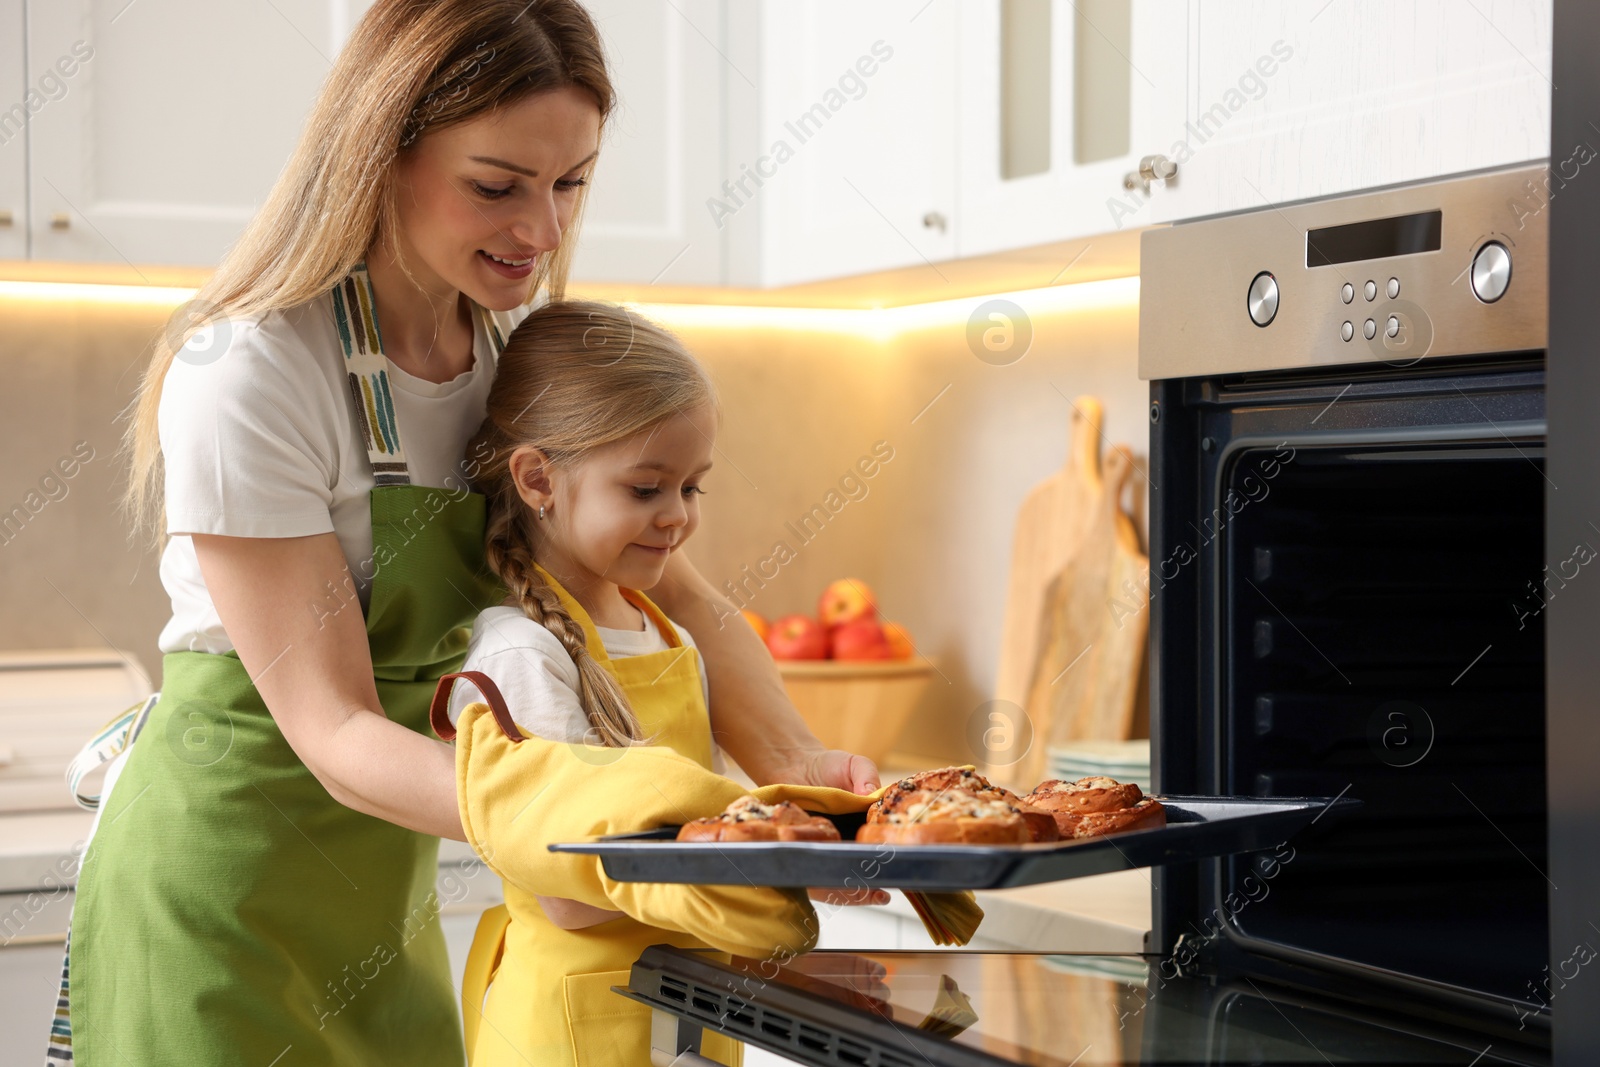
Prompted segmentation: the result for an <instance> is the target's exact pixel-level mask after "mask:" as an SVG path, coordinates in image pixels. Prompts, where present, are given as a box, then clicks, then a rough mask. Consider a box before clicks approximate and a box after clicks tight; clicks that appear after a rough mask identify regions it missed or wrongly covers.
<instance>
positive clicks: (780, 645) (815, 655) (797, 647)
mask: <svg viewBox="0 0 1600 1067" xmlns="http://www.w3.org/2000/svg"><path fill="white" fill-rule="evenodd" d="M767 650H768V651H769V652H771V653H772V658H773V659H827V658H828V632H827V631H826V630H824V629H823V628H822V626H821V625H820V624H819V623H818V622H817V620H816V619H813V618H810V617H808V616H805V615H785V616H784V617H783V618H781V619H779V620H777V621H776V622H774V623H773V624H772V632H771V633H769V634H767Z"/></svg>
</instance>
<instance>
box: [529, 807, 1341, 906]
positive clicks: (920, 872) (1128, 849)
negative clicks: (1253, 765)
mask: <svg viewBox="0 0 1600 1067" xmlns="http://www.w3.org/2000/svg"><path fill="white" fill-rule="evenodd" d="M1156 799H1158V800H1160V801H1161V803H1162V804H1163V805H1165V806H1166V809H1167V825H1166V826H1161V827H1156V828H1154V829H1149V830H1130V831H1128V832H1126V833H1120V834H1111V835H1108V836H1105V837H1094V838H1086V839H1082V840H1074V841H1052V842H1049V843H1041V844H1031V845H868V844H857V843H855V842H854V841H852V840H850V838H852V837H853V836H854V835H855V832H856V829H857V828H858V827H860V825H861V823H862V821H863V819H864V816H863V815H862V814H854V815H835V816H830V818H832V819H833V821H834V823H835V824H836V825H837V826H838V827H839V832H840V834H841V836H843V837H844V838H845V840H844V841H842V842H837V843H836V842H800V841H794V842H767V841H751V842H742V843H739V844H723V843H718V842H707V841H676V840H674V838H675V837H676V836H677V833H678V827H676V826H663V827H661V828H659V829H656V830H645V831H642V832H639V833H631V834H611V835H607V836H605V837H598V838H594V839H592V840H589V841H575V842H570V843H561V844H554V845H551V846H549V848H550V851H551V852H579V853H585V854H588V855H594V856H599V857H600V862H601V864H602V866H604V867H605V871H606V874H607V875H609V876H610V877H611V878H614V879H615V880H617V881H619V882H681V883H692V884H696V885H774V886H813V887H817V888H839V887H860V886H878V887H881V888H884V889H921V890H941V889H945V890H950V889H1005V888H1007V887H1009V886H1018V885H1035V884H1037V883H1039V882H1059V881H1062V880H1064V879H1067V878H1082V877H1084V876H1086V875H1091V874H1105V873H1106V872H1108V871H1122V870H1129V869H1131V868H1135V867H1155V866H1159V865H1161V864H1164V863H1184V862H1188V861H1191V860H1198V859H1205V858H1207V857H1210V856H1227V855H1232V854H1234V853H1237V852H1254V851H1257V850H1259V849H1265V848H1272V847H1274V846H1275V845H1278V844H1280V843H1281V842H1283V841H1286V840H1288V838H1289V837H1291V836H1292V835H1294V834H1296V833H1298V832H1300V831H1301V830H1303V829H1305V828H1306V827H1308V826H1310V825H1311V824H1312V823H1316V822H1320V821H1323V820H1324V819H1327V820H1332V819H1336V818H1339V817H1341V816H1343V815H1346V814H1348V813H1350V812H1351V811H1354V810H1355V809H1356V808H1359V807H1360V806H1361V802H1360V801H1358V800H1352V799H1350V798H1348V797H1342V796H1340V797H1203V796H1202V797H1191V796H1160V797H1157V798H1156Z"/></svg>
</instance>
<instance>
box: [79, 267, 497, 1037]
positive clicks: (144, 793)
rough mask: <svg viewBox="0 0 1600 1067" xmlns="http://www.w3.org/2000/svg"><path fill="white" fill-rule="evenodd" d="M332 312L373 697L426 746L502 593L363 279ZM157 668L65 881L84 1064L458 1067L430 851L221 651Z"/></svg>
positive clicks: (475, 517)
mask: <svg viewBox="0 0 1600 1067" xmlns="http://www.w3.org/2000/svg"><path fill="white" fill-rule="evenodd" d="M330 302H331V304H332V311H333V314H334V317H335V321H336V323H337V325H338V331H339V336H340V340H341V343H342V344H343V347H344V350H345V356H346V364H347V369H348V370H349V372H350V373H349V382H350V387H351V390H352V395H353V397H355V398H356V402H357V407H358V410H359V411H360V413H361V423H362V429H363V431H364V434H365V436H366V439H367V445H368V455H369V457H370V458H371V460H372V464H373V471H374V475H375V478H376V481H377V485H376V486H375V487H374V488H373V490H372V492H371V512H372V542H373V560H374V562H375V563H376V564H377V570H376V573H375V575H374V577H373V582H372V590H371V605H370V607H369V609H368V612H367V619H366V623H367V640H368V645H369V647H370V649H371V652H372V667H373V674H374V677H375V678H376V681H377V688H378V698H379V700H380V701H381V702H382V705H383V710H384V711H385V712H386V713H387V715H388V717H389V718H390V719H392V720H394V721H395V722H398V723H400V724H401V725H403V726H405V727H406V728H407V729H411V730H415V731H417V732H418V733H421V734H429V733H430V731H429V726H428V705H429V701H430V698H431V697H432V696H433V691H434V686H435V681H436V680H437V679H438V678H439V677H440V676H441V675H444V674H448V673H450V672H452V671H456V670H459V669H460V667H461V664H462V662H463V660H464V659H465V658H466V649H467V639H468V636H469V627H470V624H471V622H472V620H473V618H474V617H475V616H476V615H477V613H478V612H479V611H480V610H482V609H484V608H487V607H490V606H491V605H494V604H497V603H499V602H500V601H501V600H502V599H503V598H504V597H505V596H506V590H505V588H504V587H503V586H502V585H501V584H500V582H499V581H498V580H497V579H496V578H495V577H494V576H493V575H492V574H491V573H489V572H488V570H487V568H486V567H485V565H484V555H483V536H484V517H485V500H484V498H483V497H482V496H481V495H479V494H476V493H472V494H463V493H462V492H460V491H459V490H458V491H456V492H455V493H446V492H445V491H444V490H441V489H434V488H428V487H425V486H413V485H411V484H410V479H409V475H408V473H407V469H406V466H405V453H404V451H403V449H402V448H401V445H400V439H399V433H398V428H397V427H396V425H395V419H394V406H393V403H392V398H391V394H390V392H389V382H388V373H387V370H386V364H387V361H386V360H385V359H384V357H383V354H382V345H381V341H380V338H379V334H378V327H377V315H376V312H375V311H374V302H373V297H372V288H371V284H370V282H369V281H368V279H367V274H366V271H365V268H364V266H361V267H357V268H356V270H355V271H354V272H353V273H352V274H351V276H350V277H349V278H348V279H346V280H345V282H344V283H343V284H342V285H341V286H340V287H339V288H337V289H335V290H333V291H332V293H331V294H330ZM476 310H477V311H479V312H480V313H482V309H481V308H479V309H476ZM483 319H484V323H485V326H486V328H487V329H488V331H489V334H490V337H491V339H492V347H493V348H494V349H495V353H496V356H497V357H498V352H499V348H500V345H501V338H500V336H499V332H498V330H497V329H496V328H495V327H494V324H493V321H492V320H491V319H490V318H489V317H488V315H487V314H486V313H483ZM162 671H163V681H162V687H161V696H160V701H159V703H158V704H157V705H156V706H155V708H154V709H153V710H152V712H151V713H150V717H149V719H148V721H147V722H146V723H145V725H144V728H143V729H142V730H141V731H140V733H139V735H138V737H137V738H136V740H135V741H134V744H133V746H132V748H131V749H130V751H129V754H128V758H127V763H126V765H125V766H124V767H123V770H122V774H121V777H120V778H119V779H118V781H117V784H116V788H115V790H114V791H113V793H112V795H111V796H110V798H109V799H108V801H107V803H106V807H105V810H104V811H103V812H102V814H101V820H100V824H99V827H98V829H97V830H96V831H95V834H94V836H93V838H92V840H91V841H90V844H89V847H88V850H87V852H86V854H85V856H84V860H83V866H82V869H81V871H80V874H79V880H78V892H77V900H76V903H75V905H74V908H73V916H72V934H71V938H70V942H69V946H70V947H69V950H68V953H69V958H68V960H67V972H68V984H69V989H70V996H69V1000H68V1003H69V1007H70V1021H71V1046H72V1051H71V1055H72V1057H73V1059H74V1060H75V1061H76V1063H77V1064H78V1065H79V1067H119V1065H132V1064H138V1065H141V1067H143V1065H150V1067H154V1065H157V1064H163V1065H165V1064H173V1065H196V1067H199V1065H211V1064H224V1063H250V1064H257V1065H258V1067H268V1065H272V1067H294V1065H296V1064H332V1063H338V1064H382V1065H385V1067H397V1065H404V1064H417V1065H427V1067H440V1065H449V1064H461V1063H463V1062H464V1052H463V1045H462V1034H461V1020H460V1015H459V1012H458V1010H457V1008H456V998H455V991H454V985H453V983H452V981H451V975H450V967H449V960H448V957H447V955H446V952H445V942H444V935H443V933H442V932H441V930H440V925H439V900H438V898H437V896H436V895H435V891H434V886H435V880H436V878H437V876H438V845H439V842H438V839H437V838H435V837H430V836H427V835H425V834H419V833H415V832H413V831H411V830H407V829H403V828H402V827H399V826H396V825H394V824H392V823H388V822H385V821H383V820H381V819H377V818H373V817H372V816H369V815H363V814H361V813H359V812H356V811H354V810H352V809H350V808H347V807H345V806H344V805H342V804H340V803H339V802H338V801H336V800H334V799H333V798H332V797H331V796H329V794H328V792H327V790H325V789H324V788H323V787H322V785H321V783H319V782H318V781H317V780H316V778H314V777H313V776H312V774H311V772H310V771H309V770H308V769H307V768H306V766H305V764H304V763H302V762H301V761H300V759H299V757H297V756H296V755H295V754H294V752H293V751H292V750H291V749H290V747H289V745H288V743H287V742H286V741H285V740H284V738H283V734H282V733H281V732H280V731H279V729H278V726H277V724H276V722H274V720H273V718H272V716H271V714H270V713H269V712H268V711H267V708H266V706H265V704H264V703H263V702H262V699H261V696H260V694H259V693H258V692H257V691H256V689H255V686H254V685H253V684H252V683H251V681H250V678H249V677H248V676H247V675H246V673H245V670H244V667H243V666H242V664H241V663H240V662H239V657H238V655H237V653H235V652H231V651H230V652H227V653H224V654H221V655H214V654H210V653H203V652H174V653H168V654H167V655H166V656H165V657H164V658H163V659H162Z"/></svg>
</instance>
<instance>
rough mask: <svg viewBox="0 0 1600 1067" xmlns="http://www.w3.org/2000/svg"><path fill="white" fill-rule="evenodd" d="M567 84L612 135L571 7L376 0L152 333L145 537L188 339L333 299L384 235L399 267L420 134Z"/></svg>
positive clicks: (564, 3)
mask: <svg viewBox="0 0 1600 1067" xmlns="http://www.w3.org/2000/svg"><path fill="white" fill-rule="evenodd" d="M567 86H576V87H578V88H580V89H583V90H585V91H586V92H588V93H589V94H590V95H591V96H593V97H594V100H595V104H596V105H597V106H598V107H599V109H600V121H601V129H602V131H603V130H604V128H605V121H606V118H607V117H608V116H609V115H610V113H611V109H612V107H613V103H614V100H615V96H614V93H613V91H612V86H611V81H610V78H609V77H608V76H607V73H606V64H605V58H604V55H603V54H602V49H601V44H600V37H599V34H598V32H597V31H596V30H595V26H594V23H593V22H592V21H591V20H590V18H589V14H588V12H587V11H585V10H584V8H583V6H582V5H581V4H579V3H577V2H576V0H531V2H530V0H378V2H377V3H375V4H374V5H373V6H372V7H371V9H370V10H368V11H367V13H366V15H364V16H363V17H362V19H361V21H360V23H359V24H358V25H357V26H356V28H355V31H354V32H353V33H352V34H351V37H350V40H349V42H348V43H347V44H346V45H345V46H344V49H343V50H342V51H341V52H340V53H339V57H338V60H337V61H336V62H335V63H334V66H333V70H332V71H331V72H330V73H329V74H328V77H327V80H326V81H325V82H324V83H323V85H322V90H321V92H320V93H319V94H318V96H317V100H316V103H315V105H314V106H313V107H312V110H311V115H310V117H309V118H308V120H307V121H306V126H305V130H304V131H303V132H302V133H301V135H300V142H299V144H298V146H297V147H296V148H295V151H294V154H293V155H292V156H291V157H290V158H289V162H288V165H287V166H285V167H284V170H283V173H282V174H281V175H279V177H278V180H277V182H276V184H274V185H273V187H272V192H271V193H270V194H269V195H268V197H267V201H266V203H265V205H263V207H262V208H261V210H260V211H259V212H257V214H256V216H255V218H254V219H252V220H251V222H250V224H249V225H248V226H247V227H246V228H245V231H244V233H243V234H242V235H241V236H240V238H239V240H238V243H237V244H235V245H234V246H233V248H232V249H231V250H230V251H229V252H228V254H227V255H226V256H225V257H224V259H223V261H222V264H221V266H219V267H218V268H217V271H216V273H214V274H213V275H212V276H211V277H210V279H209V280H207V282H206V283H205V285H203V286H202V287H201V288H200V291H199V293H197V294H196V296H195V299H194V300H192V301H190V302H189V303H188V304H185V305H184V306H183V307H180V308H179V309H178V310H177V311H175V312H174V313H173V315H172V318H171V319H170V320H169V321H168V324H167V328H166V330H165V331H164V333H163V335H162V336H161V337H159V338H157V339H156V342H155V349H154V352H153V354H152V356H151V358H150V362H149V364H148V366H147V367H146V368H145V372H144V376H143V378H142V379H141V381H140V385H139V392H138V396H137V397H136V399H135V400H134V408H135V410H134V413H133V416H132V418H131V420H130V424H129V427H128V429H127V431H126V433H125V434H124V441H123V448H124V449H125V450H126V451H127V452H128V453H129V455H130V460H131V464H130V466H131V473H130V479H129V483H128V487H127V489H126V491H125V492H124V494H123V506H124V509H125V511H126V512H127V513H128V515H129V517H130V518H131V520H132V521H131V526H132V528H133V529H134V530H138V529H139V528H140V527H142V526H144V525H145V524H146V523H149V524H150V525H151V526H152V527H153V531H152V532H153V534H154V538H155V541H156V543H157V545H158V546H159V545H161V544H163V543H164V535H165V527H166V518H165V511H166V509H165V506H164V502H163V500H162V489H161V484H162V472H161V465H160V453H161V445H160V439H159V437H158V434H157V412H158V409H159V407H160V403H161V387H162V382H163V380H164V379H165V376H166V373H167V369H168V368H169V367H170V366H171V365H172V360H173V357H174V355H175V354H176V353H177V352H178V350H180V349H181V348H182V347H183V345H184V343H185V342H186V341H187V340H188V339H189V337H190V336H191V335H192V334H193V333H195V332H196V331H197V330H198V329H201V328H203V327H204V326H206V325H208V324H210V323H215V322H218V321H222V320H226V319H229V318H245V317H249V316H255V315H259V314H264V313H266V312H269V311H273V310H276V309H280V308H291V307H294V306H296V305H299V304H302V303H305V302H306V301H308V300H311V299H313V298H315V297H318V296H320V295H322V294H323V293H326V292H327V291H328V290H330V289H332V288H333V287H334V286H335V285H337V284H338V283H339V282H340V281H341V280H342V279H343V278H344V277H345V276H346V275H348V274H349V273H350V270H351V269H352V268H353V267H354V266H355V265H356V264H357V263H360V262H361V261H362V260H363V259H364V258H365V257H366V255H367V251H368V249H369V248H371V247H372V245H373V243H374V242H375V241H377V240H379V239H380V238H382V239H384V240H386V241H391V247H392V248H393V250H394V253H395V255H396V258H397V259H398V257H399V253H400V249H399V245H398V242H392V237H393V235H395V234H396V233H397V232H398V216H397V213H396V209H395V202H394V174H395V164H396V162H397V160H399V159H400V158H401V157H402V156H403V155H404V154H405V153H406V152H407V150H408V149H410V148H411V147H412V146H413V145H415V144H416V143H417V140H418V138H419V137H421V136H424V135H425V134H426V133H427V132H428V131H429V130H435V129H441V128H443V127H447V126H452V125H455V124H457V123H461V122H465V121H467V120H469V119H472V118H475V117H477V116H479V115H483V114H486V113H488V112H492V111H495V110H497V109H499V108H503V107H505V106H507V105H510V104H514V103H516V102H518V101H520V100H522V99H524V98H526V97H528V96H532V95H534V94H537V93H542V92H546V91H549V90H554V89H561V88H565V87H567ZM586 194H587V190H586V189H580V190H579V194H578V200H577V204H576V206H575V209H574V211H573V215H572V221H571V223H570V224H569V226H568V229H567V231H566V233H565V234H563V236H562V240H561V245H560V247H558V248H556V249H555V250H554V251H552V252H550V253H547V254H545V255H543V256H541V257H540V259H539V262H538V263H537V264H536V265H535V267H534V271H533V275H532V277H531V279H530V280H529V287H528V292H527V295H526V297H525V299H524V301H523V302H524V303H527V302H530V301H532V300H533V298H534V296H535V295H536V294H537V293H538V291H539V289H540V287H541V286H548V288H549V290H550V293H551V295H552V296H553V297H556V298H560V297H561V296H562V295H563V294H564V293H565V291H566V284H567V274H568V271H569V269H570V267H571V264H572V250H573V248H574V246H575V245H576V244H577V238H578V230H579V221H580V219H581V218H582V215H583V206H584V202H585V200H586V199H587V195H586ZM400 267H401V269H402V270H403V271H405V273H406V275H407V277H411V276H412V275H411V272H410V270H409V269H408V268H407V266H406V264H405V263H404V262H403V261H401V262H400Z"/></svg>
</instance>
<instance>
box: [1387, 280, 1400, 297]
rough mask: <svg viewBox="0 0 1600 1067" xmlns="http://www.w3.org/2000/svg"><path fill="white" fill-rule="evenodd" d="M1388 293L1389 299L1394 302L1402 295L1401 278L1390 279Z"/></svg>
mask: <svg viewBox="0 0 1600 1067" xmlns="http://www.w3.org/2000/svg"><path fill="white" fill-rule="evenodd" d="M1388 293H1389V299H1390V300H1393V299H1394V298H1395V297H1397V296H1399V295H1400V279H1399V278H1390V279H1389V288H1388Z"/></svg>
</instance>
